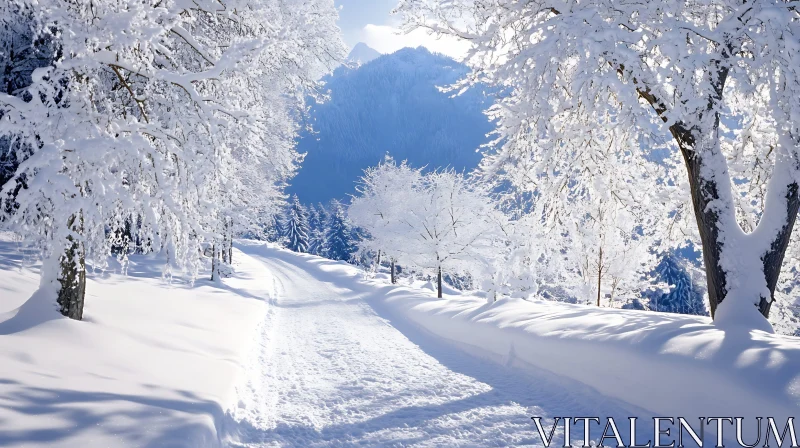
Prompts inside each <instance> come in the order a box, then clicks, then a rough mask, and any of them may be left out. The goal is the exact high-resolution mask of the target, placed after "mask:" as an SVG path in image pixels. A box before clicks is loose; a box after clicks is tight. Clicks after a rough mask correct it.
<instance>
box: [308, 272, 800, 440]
mask: <svg viewBox="0 0 800 448" xmlns="http://www.w3.org/2000/svg"><path fill="white" fill-rule="evenodd" d="M298 263H304V264H303V266H304V268H305V269H309V270H313V269H317V270H320V271H323V272H325V273H326V275H329V276H336V277H338V278H339V279H342V278H343V277H349V279H350V280H349V281H350V282H351V283H353V286H352V287H353V288H354V289H355V288H359V289H363V288H370V287H371V288H375V289H374V293H373V300H372V301H371V303H372V305H373V307H374V308H375V309H376V310H377V311H378V312H379V313H381V314H384V315H385V316H387V317H389V318H390V319H396V318H402V319H407V320H409V321H411V322H412V323H414V324H416V326H418V327H420V328H422V329H424V330H425V331H427V332H429V333H432V334H434V335H437V336H439V337H441V338H443V339H446V340H449V341H452V342H453V344H454V345H455V346H458V347H460V348H462V349H466V350H468V351H470V352H472V353H474V354H476V355H479V356H482V357H485V358H488V359H491V360H494V361H496V362H497V363H500V364H503V365H508V366H514V367H519V368H522V369H525V368H528V367H534V368H536V369H544V370H547V371H550V372H552V373H554V374H556V375H558V376H559V377H563V378H567V379H571V380H575V381H578V382H580V383H583V384H585V385H588V386H589V387H591V388H593V389H595V390H596V391H598V392H600V393H601V394H603V395H605V396H608V397H609V398H611V399H618V400H621V401H623V402H626V403H629V404H631V405H633V407H635V408H639V410H640V411H641V410H644V411H645V412H647V413H650V415H642V414H641V413H640V415H641V416H642V417H653V416H667V417H669V416H671V417H678V416H680V417H686V418H689V417H700V416H702V417H714V416H733V417H746V418H749V417H757V416H758V417H775V418H776V419H780V420H777V421H782V422H784V423H785V421H786V420H785V419H786V418H787V417H789V416H796V415H798V414H800V412H798V410H800V406H799V405H800V339H798V338H795V337H791V336H781V335H775V334H768V333H766V332H763V331H757V330H752V331H742V330H741V329H727V330H725V329H720V328H717V327H715V326H714V325H713V324H712V323H711V321H710V319H709V318H706V317H699V316H684V315H676V314H666V313H656V312H650V311H633V310H619V309H609V308H595V307H588V306H581V305H571V304H564V303H556V302H549V301H527V300H522V299H512V298H504V299H501V300H499V301H497V302H496V303H494V304H491V305H489V304H487V302H486V300H485V299H483V298H479V297H474V296H469V295H461V294H458V293H454V292H453V291H446V292H449V294H446V295H445V297H444V298H443V299H436V298H435V293H433V291H430V290H429V289H430V288H424V287H423V288H422V289H420V288H417V287H413V286H390V285H387V284H386V279H383V278H374V279H366V277H365V275H364V274H363V273H361V274H359V273H358V270H357V269H356V268H353V267H349V266H345V265H342V264H340V263H334V262H328V261H322V260H320V259H316V258H315V257H304V258H303V259H298ZM415 286H416V285H415ZM632 409H633V408H632ZM693 421H694V422H696V421H697V420H693ZM747 425H751V426H755V420H752V419H751V420H746V423H745V435H747V434H748V433H749V432H750V429H755V428H748V426H747ZM781 426H782V424H781ZM706 431H707V432H712V431H711V428H710V427H708V428H706ZM728 432H731V431H730V430H729V431H728ZM730 435H731V436H732V434H730ZM727 436H728V434H727V433H726V438H727Z"/></svg>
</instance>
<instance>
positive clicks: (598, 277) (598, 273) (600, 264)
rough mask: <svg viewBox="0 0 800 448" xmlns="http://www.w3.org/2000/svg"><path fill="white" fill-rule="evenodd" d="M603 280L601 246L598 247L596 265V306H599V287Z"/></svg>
mask: <svg viewBox="0 0 800 448" xmlns="http://www.w3.org/2000/svg"><path fill="white" fill-rule="evenodd" d="M602 278H603V246H600V260H599V261H598V263H597V306H598V307H599V306H600V285H601V280H602Z"/></svg>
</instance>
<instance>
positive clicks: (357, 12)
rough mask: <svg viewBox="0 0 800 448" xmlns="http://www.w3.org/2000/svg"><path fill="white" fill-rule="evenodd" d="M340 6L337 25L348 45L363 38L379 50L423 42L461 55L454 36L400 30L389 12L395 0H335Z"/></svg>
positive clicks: (463, 47) (463, 48)
mask: <svg viewBox="0 0 800 448" xmlns="http://www.w3.org/2000/svg"><path fill="white" fill-rule="evenodd" d="M335 3H336V6H338V7H340V8H341V9H340V11H339V27H340V28H341V29H342V33H343V35H344V40H345V42H346V43H347V45H348V46H349V47H351V48H352V47H353V46H354V45H355V44H357V43H358V42H364V43H366V44H367V45H369V46H370V47H372V48H374V49H376V50H378V51H379V52H381V53H392V52H395V51H397V50H399V49H400V48H403V47H418V46H424V47H427V48H428V49H429V50H431V51H435V52H438V53H444V54H446V55H448V56H451V57H454V58H456V59H461V57H462V56H463V54H464V52H465V51H466V49H467V47H466V44H464V43H463V42H459V41H457V40H455V39H452V38H450V39H445V38H443V39H437V38H436V37H434V36H430V35H429V34H428V33H427V32H425V31H422V30H417V31H414V32H413V33H411V34H402V33H400V32H399V30H398V26H399V25H400V18H399V17H396V16H392V15H391V11H392V9H393V8H394V7H395V5H397V0H335Z"/></svg>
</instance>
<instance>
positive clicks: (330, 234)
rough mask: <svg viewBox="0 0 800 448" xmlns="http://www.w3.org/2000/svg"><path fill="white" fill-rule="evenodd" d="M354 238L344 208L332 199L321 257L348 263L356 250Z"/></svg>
mask: <svg viewBox="0 0 800 448" xmlns="http://www.w3.org/2000/svg"><path fill="white" fill-rule="evenodd" d="M354 236H355V235H354V233H353V229H352V227H351V225H350V222H349V221H348V219H347V215H346V213H345V210H344V207H343V206H342V204H341V203H340V202H339V201H337V200H335V199H334V200H333V201H331V209H330V216H329V217H328V223H327V229H326V232H325V245H324V247H323V255H324V256H325V257H327V258H330V259H331V260H342V261H350V260H351V259H352V257H353V254H354V253H355V252H356V250H357V248H356V245H355V238H354Z"/></svg>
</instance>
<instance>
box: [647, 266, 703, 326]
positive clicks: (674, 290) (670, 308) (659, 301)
mask: <svg viewBox="0 0 800 448" xmlns="http://www.w3.org/2000/svg"><path fill="white" fill-rule="evenodd" d="M654 274H655V277H656V280H657V281H660V282H664V283H666V284H667V285H669V286H670V287H671V289H670V290H669V291H668V292H662V291H655V292H652V293H649V294H647V295H648V296H649V297H648V298H649V308H650V309H651V310H653V311H662V312H666V313H680V314H696V315H707V313H706V309H705V305H704V302H703V293H702V292H701V289H700V287H699V286H698V285H697V284H695V283H694V282H693V281H692V278H691V277H690V276H689V272H688V271H687V269H686V268H685V267H684V266H682V265H681V263H680V261H679V260H678V257H677V256H676V255H675V254H673V253H670V254H666V255H664V257H663V258H662V259H661V262H659V264H658V266H656V269H655V272H654Z"/></svg>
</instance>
